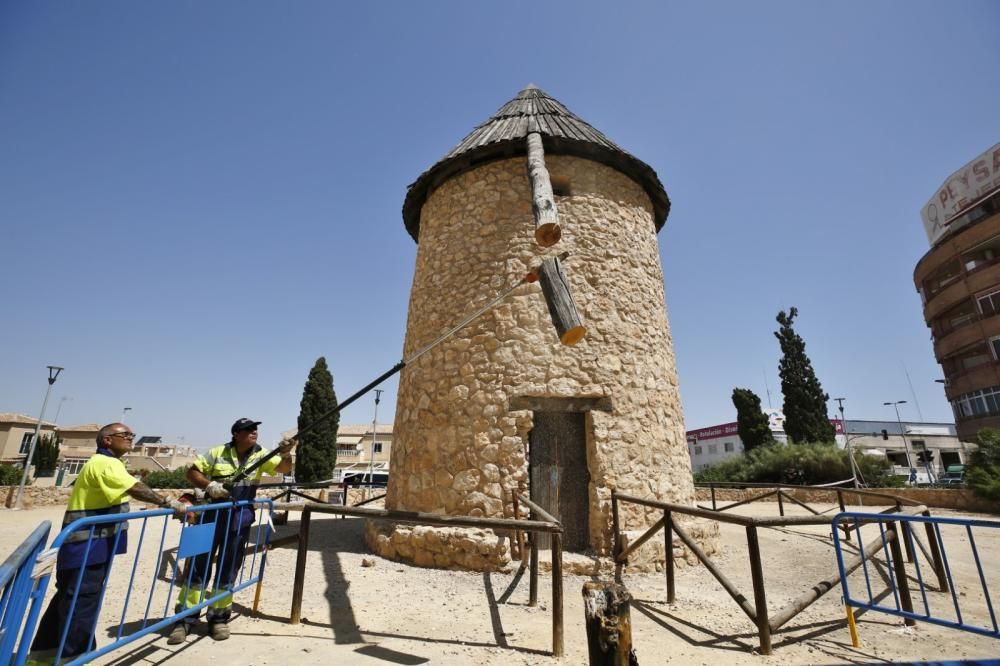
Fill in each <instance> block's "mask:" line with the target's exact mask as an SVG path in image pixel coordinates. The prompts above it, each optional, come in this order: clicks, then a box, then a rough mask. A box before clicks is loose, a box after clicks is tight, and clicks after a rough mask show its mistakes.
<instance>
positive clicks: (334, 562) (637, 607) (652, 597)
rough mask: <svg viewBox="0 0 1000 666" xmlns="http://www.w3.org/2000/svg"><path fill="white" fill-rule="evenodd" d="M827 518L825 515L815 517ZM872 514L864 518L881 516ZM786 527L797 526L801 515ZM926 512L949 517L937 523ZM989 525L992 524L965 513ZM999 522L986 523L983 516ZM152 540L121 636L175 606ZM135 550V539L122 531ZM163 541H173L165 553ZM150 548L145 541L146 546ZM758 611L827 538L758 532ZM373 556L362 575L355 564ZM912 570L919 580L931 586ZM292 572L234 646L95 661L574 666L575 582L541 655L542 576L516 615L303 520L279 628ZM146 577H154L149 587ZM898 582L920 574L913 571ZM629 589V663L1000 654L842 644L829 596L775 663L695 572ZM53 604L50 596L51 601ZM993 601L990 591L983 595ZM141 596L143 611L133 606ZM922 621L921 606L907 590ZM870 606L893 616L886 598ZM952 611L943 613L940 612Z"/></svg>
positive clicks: (735, 555) (502, 598) (18, 521)
mask: <svg viewBox="0 0 1000 666" xmlns="http://www.w3.org/2000/svg"><path fill="white" fill-rule="evenodd" d="M819 508H829V509H831V510H832V507H819ZM740 509H741V510H739V512H740V513H742V514H743V515H776V514H777V506H776V505H775V504H771V503H758V504H754V505H750V506H746V507H741V508H740ZM878 509H879V507H866V510H878ZM787 511H788V513H789V514H790V515H799V514H805V511H804V510H803V509H801V508H799V507H793V508H788V509H787ZM934 513H935V515H944V516H947V515H956V514H954V513H953V512H946V511H935V512H934ZM61 517H62V509H61V508H56V507H44V508H39V509H33V510H29V511H23V512H12V511H0V543H2V544H3V548H2V549H0V550H2V553H0V557H6V555H7V554H8V553H9V552H10V551H12V550H13V548H14V546H15V545H16V544H17V543H19V542H20V540H21V539H23V538H24V537H25V536H27V534H28V533H30V531H31V530H32V529H33V528H34V527H35V526H36V525H37V524H38V523H39V522H40V521H42V520H51V521H52V523H53V525H54V531H53V536H54V535H55V532H56V531H57V528H58V525H59V523H60V521H61ZM976 517H978V518H985V519H991V518H993V517H990V516H976ZM994 519H995V518H994ZM149 529H150V532H151V533H152V532H155V533H156V534H157V538H156V539H153V540H152V541H149V542H148V544H147V546H144V547H143V549H142V550H141V551H140V552H139V566H138V567H137V572H138V574H137V579H136V580H137V583H136V587H135V590H134V592H133V600H132V602H131V606H130V610H129V612H128V613H127V618H128V619H129V620H131V621H130V622H127V624H126V629H127V630H128V629H129V628H130V627H134V626H136V625H135V620H137V619H139V618H140V617H141V613H142V606H143V605H144V603H145V600H146V598H147V595H148V591H149V587H150V585H151V584H152V583H153V581H155V580H159V581H160V582H159V587H158V591H156V592H155V593H154V600H153V602H152V603H151V609H152V610H151V611H150V617H151V618H159V617H162V613H163V612H164V610H165V608H166V607H168V606H170V605H172V603H171V602H170V600H169V599H168V598H167V594H166V587H167V586H166V585H165V584H164V582H163V581H164V580H165V579H166V578H167V574H168V571H169V565H170V562H171V559H170V558H169V557H168V558H167V559H166V560H165V561H164V562H161V565H160V570H159V572H156V556H157V554H158V553H157V552H156V551H157V550H158V545H157V544H158V542H159V539H158V534H159V530H160V529H161V528H160V523H157V525H156V526H155V528H154V526H153V524H152V521H151V522H150V527H149ZM178 529H179V528H178V524H177V523H176V521H170V522H169V523H168V528H167V541H166V543H167V544H172V543H176V532H177V531H178ZM295 529H297V517H296V514H294V513H293V514H292V517H291V520H290V524H289V525H288V526H285V527H279V528H278V536H281V535H284V534H288V533H291V532H292V531H293V530H295ZM721 530H722V549H721V552H720V554H719V555H717V556H716V557H715V558H714V559H715V561H716V562H717V563H718V565H719V566H720V567H721V569H722V570H723V571H724V572H725V573H726V574H727V576H729V577H730V579H731V580H732V581H733V582H734V584H735V585H736V586H737V587H738V588H739V589H740V591H742V592H743V593H744V594H745V595H746V596H747V597H748V598H749V599H750V602H751V604H752V603H753V597H752V585H751V580H750V568H749V564H748V562H747V555H746V533H745V531H744V528H742V527H739V526H736V525H727V524H723V525H722V526H721ZM865 530H866V531H864V532H863V536H864V540H865V541H870V540H871V539H872V538H875V537H877V528H876V527H867V528H865ZM130 532H131V534H132V535H133V536H130V539H131V540H132V541H130V543H131V544H133V546H132V549H133V553H134V544H135V543H136V538H137V535H138V530H134V531H132V530H130ZM975 537H976V544H977V546H978V549H979V553H980V557H981V558H982V561H983V563H984V570H985V572H986V576H987V583H988V585H989V587H990V589H991V590H1000V580H997V579H998V578H1000V572H998V568H997V567H996V566H995V562H996V561H997V559H998V557H1000V529H982V530H980V531H977V532H976V534H975ZM171 538H173V541H171ZM967 538H968V537H967V535H966V534H965V532H964V530H962V529H959V528H944V540H945V543H946V547H947V554H948V558H949V563H950V565H951V567H952V569H953V572H954V582H955V585H956V588H957V589H958V590H959V595H958V599H959V601H960V607H961V609H962V612H963V618H964V619H965V620H966V621H971V622H979V623H981V624H983V625H984V626H989V616H988V614H987V611H986V607H985V603H984V600H983V598H982V594H981V592H980V591H979V590H980V589H981V585H980V582H979V576H978V573H977V569H976V567H975V562H974V559H973V557H972V555H971V550H970V549H969V547H968V540H967ZM147 539H148V537H147ZM760 541H761V547H762V556H763V561H764V575H765V580H766V583H767V592H768V599H767V601H768V607H769V609H770V612H771V613H774V612H775V611H777V610H778V609H779V608H781V607H783V606H785V605H786V604H787V603H788V602H789V601H790V600H791V599H793V598H794V597H796V596H798V595H799V594H801V593H802V592H805V591H806V590H808V589H809V588H810V587H811V586H812V585H814V584H816V583H817V582H818V581H820V580H821V579H823V578H826V577H827V576H828V575H829V574H831V573H833V572H834V571H835V568H836V563H835V556H834V550H833V548H832V546H831V544H830V541H829V538H828V535H827V530H826V529H824V528H823V527H797V528H781V529H765V530H762V531H761V535H760ZM132 558H133V555H131V554H130V555H129V556H126V557H125V558H124V559H122V561H121V563H118V561H117V560H116V569H115V570H114V572H113V574H112V580H111V583H110V584H109V587H108V589H107V592H106V597H105V602H104V611H103V613H102V616H101V620H100V623H99V627H100V628H99V630H98V641H99V644H101V645H106V644H107V643H109V642H110V641H111V640H112V639H113V633H114V632H115V631H116V628H117V624H118V617H119V616H120V614H121V609H122V603H123V599H124V594H125V590H126V588H127V581H128V574H129V570H130V568H131V566H132V562H133V559H132ZM363 558H370V559H372V560H374V566H370V567H363V566H362V559H363ZM917 561H918V562H920V563H922V569H921V575H923V576H924V577H925V578H927V579H929V581H931V580H933V576H932V575H931V574H930V572H929V566H928V565H927V564H926V562H925V561H924V560H922V559H921V558H919V557H918V560H917ZM294 569H295V550H294V548H292V547H287V548H278V549H274V550H272V551H271V552H270V554H269V555H268V561H267V571H266V575H265V583H264V586H263V593H262V597H261V605H260V610H261V613H260V615H259V616H258V617H253V618H251V617H248V616H247V613H248V610H247V609H248V607H250V606H251V604H252V601H253V589H252V588H250V589H247V590H244V591H242V592H240V593H239V594H238V595H237V601H236V606H237V609H238V610H240V611H241V613H240V617H237V618H236V619H234V620H233V624H232V625H231V626H232V638H231V639H230V640H228V641H225V642H216V641H213V640H212V639H211V638H209V637H207V636H206V635H205V627H204V625H202V624H199V625H198V630H197V632H196V634H195V635H193V636H190V637H189V639H188V642H187V643H186V644H184V645H181V646H168V645H167V644H166V639H165V638H163V637H162V636H147V637H144V638H141V639H139V640H137V641H136V642H134V643H132V644H131V645H129V646H127V647H124V648H122V649H121V650H120V651H117V652H114V653H112V654H110V655H108V656H106V657H103V658H101V659H99V660H97V661H96V662H95V663H103V664H123V665H124V664H162V663H166V662H172V661H173V662H175V663H176V662H177V661H179V660H184V662H185V663H210V662H214V663H217V664H230V663H239V664H241V665H245V666H250V665H255V666H260V665H268V664H271V665H273V664H289V663H296V664H330V663H339V664H379V663H382V664H423V663H431V664H449V665H451V664H455V665H457V664H462V665H467V664H505V665H509V664H549V663H551V664H556V663H563V664H586V663H587V653H586V635H585V631H584V625H583V604H582V596H581V593H580V592H581V589H582V587H583V583H584V582H585V581H586V580H587V579H586V578H584V577H579V576H567V577H566V578H565V583H564V584H565V588H564V589H565V593H564V594H565V633H566V640H565V644H566V655H565V656H564V657H563V659H562V660H557V659H555V658H553V657H551V656H550V654H549V651H550V650H551V640H552V639H551V635H552V634H551V626H552V624H551V623H552V616H551V612H550V600H551V579H550V578H549V576H548V575H547V574H542V576H541V579H540V581H539V605H538V606H537V607H535V608H531V607H528V606H527V600H528V576H527V573H524V575H522V576H518V575H517V572H516V569H515V570H513V571H512V572H510V573H493V574H476V573H465V572H454V571H437V570H430V569H420V568H416V567H411V566H407V565H403V564H399V563H396V562H391V561H388V560H384V559H381V558H378V557H375V556H373V555H370V554H369V553H368V552H367V550H366V548H365V546H364V543H363V540H362V522H361V521H360V520H355V519H347V520H341V519H338V518H334V517H332V516H315V517H314V518H313V522H312V538H311V549H310V556H309V560H308V565H307V571H306V586H305V593H304V600H303V609H302V614H303V620H302V623H301V624H299V625H290V624H288V623H287V619H288V614H289V609H290V605H291V596H292V580H293V577H294ZM877 569H878V568H877V567H875V566H873V567H871V569H870V570H869V573H870V580H871V586H872V590H873V595H875V596H876V597H877V596H878V595H879V592H880V591H881V590H884V589H885V582H884V576H886V575H887V574H886V573H885V571H884V569H882V570H881V572H880V571H878V570H877ZM154 573H156V574H157V575H154ZM910 575H911V576H913V577H914V578H916V576H917V572H916V570H915V567H914V565H910ZM850 582H851V585H852V588H851V592H852V594H853V595H854V596H858V597H864V598H867V585H866V582H865V578H864V575H863V572H862V571H860V570H859V571H858V572H856V573H855V574H854V575H852V576H851V578H850ZM625 584H626V586H627V587H628V588H629V590H630V591H631V593H632V595H633V597H634V604H633V608H632V622H633V629H632V636H633V642H634V646H635V652H636V655H637V656H638V660H639V663H640V664H644V665H645V664H665V663H674V664H705V665H708V664H712V665H714V664H760V663H762V661H766V662H767V663H771V664H775V665H778V664H781V665H784V664H842V663H889V662H900V661H920V660H945V659H977V658H979V659H982V658H991V657H997V656H998V655H1000V641H997V640H996V639H991V638H988V637H984V636H979V635H976V634H972V633H966V632H961V631H956V630H952V629H947V628H944V627H938V626H935V625H932V624H928V623H918V624H917V626H915V627H904V626H903V623H902V621H901V620H899V619H897V618H895V617H892V616H890V615H886V614H882V613H877V612H867V613H863V614H862V615H861V616H860V617H859V620H858V629H859V634H860V639H861V647H860V648H854V647H852V646H851V639H850V634H849V633H848V629H847V624H846V621H845V619H844V609H843V605H842V603H841V590H840V589H839V587H837V588H835V589H833V590H832V591H831V592H830V593H829V594H827V595H826V596H825V597H823V598H822V599H820V600H819V601H818V602H816V603H815V604H813V605H812V606H810V607H809V608H808V609H807V610H806V611H805V612H804V613H802V614H801V615H798V616H796V617H795V618H793V619H792V620H791V621H790V622H789V623H788V624H787V625H786V626H785V627H784V628H783V629H782V630H780V631H779V632H778V633H777V634H775V636H774V654H773V655H771V656H767V657H765V656H761V655H759V654H757V652H756V648H757V635H756V630H755V628H754V626H753V625H752V623H751V622H750V620H749V619H748V618H747V617H746V616H745V615H744V614H743V612H742V611H741V610H740V609H739V607H738V606H737V605H736V603H735V602H734V601H733V600H732V599H731V598H730V597H729V596H728V594H727V593H726V592H725V591H724V590H723V589H722V587H721V586H720V585H719V584H718V582H716V580H715V579H714V578H713V577H712V576H711V574H710V573H709V572H708V571H707V570H706V569H705V568H704V567H700V566H699V567H688V568H684V569H679V570H678V573H677V579H676V586H677V603H676V604H673V605H668V604H666V603H665V598H666V584H665V581H664V577H663V575H662V574H635V575H631V574H628V573H627V572H626V576H625ZM933 588H934V586H933V585H929V590H928V592H927V601H928V604H929V606H930V608H931V610H932V611H933V613H934V614H935V615H940V616H949V617H954V606H953V602H952V598H951V596H950V595H946V594H944V593H940V592H936V591H934V590H933ZM50 594H51V590H50ZM994 596H995V597H996V596H997V593H996V592H994ZM139 599H141V600H142V601H141V602H138V601H137V600H139ZM914 601H915V604H916V605H917V608H918V609H922V608H923V605H922V604H923V597H922V595H920V594H919V593H915V594H914ZM882 603H885V604H892V603H893V598H892V597H891V596H889V597H888V598H885V599H883V600H882ZM949 614H950V615H949Z"/></svg>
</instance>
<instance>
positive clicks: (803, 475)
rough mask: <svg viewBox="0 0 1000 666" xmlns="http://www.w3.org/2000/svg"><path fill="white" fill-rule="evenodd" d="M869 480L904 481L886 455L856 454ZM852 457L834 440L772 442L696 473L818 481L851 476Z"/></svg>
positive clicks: (714, 477) (702, 479)
mask: <svg viewBox="0 0 1000 666" xmlns="http://www.w3.org/2000/svg"><path fill="white" fill-rule="evenodd" d="M855 460H856V461H857V463H858V467H859V468H860V470H861V475H862V476H863V477H864V479H865V482H866V483H867V485H868V486H871V487H879V488H885V487H893V486H895V485H896V484H900V485H901V481H902V480H901V479H899V480H896V479H895V477H893V475H892V474H891V473H890V469H891V468H890V465H889V463H888V462H887V461H886V460H885V459H883V458H873V457H872V456H864V455H857V454H856V455H855ZM851 477H852V474H851V461H850V458H849V457H848V452H847V450H846V449H840V448H837V446H836V445H834V444H830V443H826V444H824V443H817V444H800V445H796V446H786V445H782V444H772V445H769V446H762V447H759V448H757V449H754V450H752V451H750V453H749V454H747V455H746V456H734V457H732V458H728V459H726V460H724V461H722V462H720V463H719V464H717V465H713V466H711V467H709V468H707V469H704V470H702V471H700V472H698V473H697V474H695V477H694V478H695V481H696V482H698V483H707V482H710V481H716V482H724V481H731V482H740V483H788V484H796V485H816V484H821V483H831V482H834V481H843V480H844V479H850V478H851Z"/></svg>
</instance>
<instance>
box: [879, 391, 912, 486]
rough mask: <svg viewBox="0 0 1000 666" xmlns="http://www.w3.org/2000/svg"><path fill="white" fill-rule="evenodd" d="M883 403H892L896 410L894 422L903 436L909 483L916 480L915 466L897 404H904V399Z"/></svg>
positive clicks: (884, 403)
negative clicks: (908, 469)
mask: <svg viewBox="0 0 1000 666" xmlns="http://www.w3.org/2000/svg"><path fill="white" fill-rule="evenodd" d="M882 404H883V405H886V406H888V405H892V408H893V409H894V410H896V423H898V424H899V435H900V436H901V437H902V438H903V450H904V451H905V452H906V464H907V466H909V468H910V483H916V482H917V468H916V467H914V466H913V458H912V457H911V456H910V443H909V442H908V441H906V429H905V428H904V427H903V420H902V419H901V418H899V406H900V405H905V404H906V401H905V400H897V401H895V402H883V403H882Z"/></svg>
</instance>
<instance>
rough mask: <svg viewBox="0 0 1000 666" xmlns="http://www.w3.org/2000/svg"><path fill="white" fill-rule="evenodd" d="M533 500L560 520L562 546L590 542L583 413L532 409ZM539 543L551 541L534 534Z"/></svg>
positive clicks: (530, 460)
mask: <svg viewBox="0 0 1000 666" xmlns="http://www.w3.org/2000/svg"><path fill="white" fill-rule="evenodd" d="M528 443H529V449H528V474H529V479H530V483H531V500H532V501H533V502H535V503H536V504H538V505H539V506H540V507H542V508H543V509H545V510H546V511H548V512H549V513H551V514H552V515H553V516H555V517H556V518H558V519H559V521H560V522H561V523H562V525H563V549H564V550H569V551H582V550H586V549H587V548H589V547H590V498H589V493H590V470H589V469H588V467H587V432H586V414H584V413H583V412H535V413H534V428H533V429H532V431H531V433H530V435H529V436H528ZM536 536H537V537H538V545H539V547H540V548H548V547H549V546H550V545H551V537H550V536H549V535H548V534H537V535H536Z"/></svg>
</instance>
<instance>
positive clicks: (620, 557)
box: [615, 518, 663, 562]
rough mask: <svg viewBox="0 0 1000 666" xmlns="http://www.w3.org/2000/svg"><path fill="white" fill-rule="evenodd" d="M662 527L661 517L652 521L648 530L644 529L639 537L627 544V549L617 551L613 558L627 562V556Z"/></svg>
mask: <svg viewBox="0 0 1000 666" xmlns="http://www.w3.org/2000/svg"><path fill="white" fill-rule="evenodd" d="M662 527H663V518H660V519H659V520H658V521H656V522H655V523H653V526H652V527H650V528H649V529H648V530H646V531H645V533H643V535H642V536H641V537H639V538H638V539H636V540H635V541H634V542H632V543H631V544H629V547H628V549H626V550H625V551H624V552H622V553H618V554H617V555H616V556H615V559H616V560H617V561H619V562H628V556H629V555H631V554H632V553H634V552H635V551H637V550H639V548H641V547H642V545H643V544H644V543H646V542H647V541H649V540H650V539H652V538H653V537H654V536H656V533H657V532H659V531H660V529H661V528H662Z"/></svg>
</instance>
